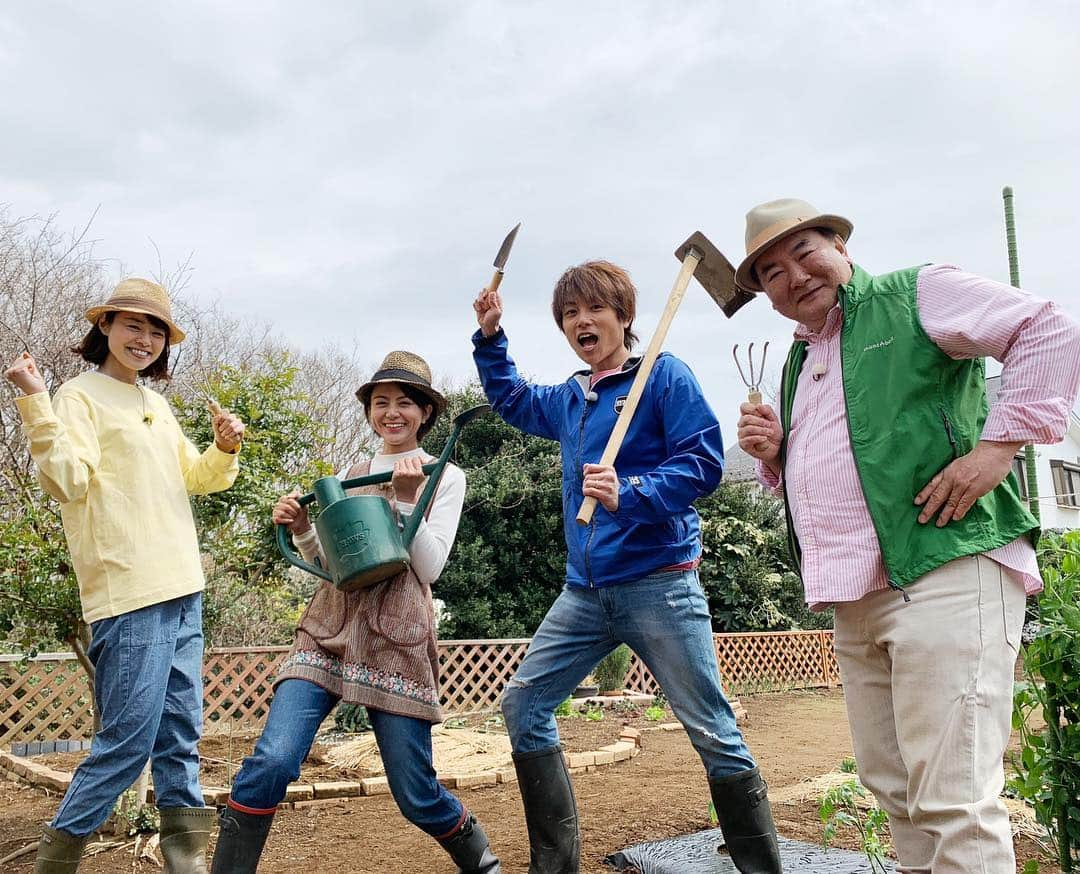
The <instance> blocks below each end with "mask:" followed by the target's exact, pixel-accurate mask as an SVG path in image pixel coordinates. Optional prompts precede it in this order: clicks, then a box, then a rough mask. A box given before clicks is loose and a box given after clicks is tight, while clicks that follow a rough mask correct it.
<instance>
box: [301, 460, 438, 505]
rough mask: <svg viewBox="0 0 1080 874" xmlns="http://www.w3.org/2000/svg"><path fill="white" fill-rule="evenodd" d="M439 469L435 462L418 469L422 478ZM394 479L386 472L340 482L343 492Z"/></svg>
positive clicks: (311, 496) (302, 500)
mask: <svg viewBox="0 0 1080 874" xmlns="http://www.w3.org/2000/svg"><path fill="white" fill-rule="evenodd" d="M438 467H439V463H438V462H437V461H433V462H431V464H425V465H424V466H423V467H422V468H420V469H421V470H422V471H423V472H424V476H431V474H432V473H433V472H434V471H436V470H437V469H438ZM393 478H394V472H393V471H392V470H386V471H383V472H382V473H369V474H367V475H366V476H354V477H353V478H352V479H346V480H342V481H341V487H342V488H343V489H345V490H348V489H356V488H359V487H360V486H376V485H379V484H380V483H388V482H390V480H392V479H393ZM314 497H315V496H314V495H310V496H309V495H304V498H311V499H312V500H313V499H314ZM304 498H301V499H300V505H301V506H303V505H304V504H305V501H304Z"/></svg>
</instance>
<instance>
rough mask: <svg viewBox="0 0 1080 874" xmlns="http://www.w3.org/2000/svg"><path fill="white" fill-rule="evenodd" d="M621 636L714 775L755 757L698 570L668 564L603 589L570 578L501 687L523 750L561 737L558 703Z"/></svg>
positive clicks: (513, 736) (744, 766)
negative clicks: (728, 691)
mask: <svg viewBox="0 0 1080 874" xmlns="http://www.w3.org/2000/svg"><path fill="white" fill-rule="evenodd" d="M620 643H625V644H626V645H627V646H629V647H630V648H631V649H632V650H633V651H634V652H635V653H637V655H638V657H639V658H641V660H642V661H643V662H645V664H646V666H647V667H648V668H649V670H650V671H651V672H652V674H653V676H654V677H655V678H656V680H657V682H659V683H660V687H661V688H662V689H663V690H664V694H665V695H666V696H667V699H668V701H669V702H670V703H671V709H672V710H673V711H674V712H675V715H676V716H677V717H678V719H679V721H680V722H682V724H683V725H684V726H685V727H686V731H687V734H689V736H690V742H691V743H693V745H694V748H695V749H696V750H697V751H698V755H700V756H701V760H702V762H703V763H704V765H705V771H706V773H707V774H708V776H709V778H710V779H713V778H716V777H726V776H728V775H730V774H737V773H739V772H741V771H747V770H749V769H750V768H753V767H755V766H756V763H755V762H754V759H753V757H752V756H751V755H750V751H749V750H748V749H747V748H746V743H745V741H744V740H743V736H742V732H741V731H739V728H738V726H736V725H735V714H734V713H733V712H732V710H731V705H730V704H728V700H727V698H726V697H725V696H724V690H723V689H722V688H721V686H720V670H719V668H718V666H717V663H716V650H715V648H714V646H713V636H712V623H711V621H710V617H709V604H708V601H707V600H706V598H705V593H704V592H703V591H702V589H701V583H700V582H699V580H698V575H697V571H660V572H658V573H654V574H651V575H649V576H647V577H644V578H642V579H640V580H636V581H635V582H632V583H624V584H622V585H618V586H608V587H606V588H602V589H586V588H579V587H571V586H565V587H564V588H563V590H562V592H561V593H560V595H559V597H558V598H557V599H556V600H555V603H554V604H552V605H551V609H550V610H548V612H547V615H546V616H545V617H544V621H543V622H541V623H540V627H539V628H538V629H537V630H536V634H535V636H534V637H533V639H532V643H531V644H530V646H529V651H528V652H527V653H526V654H525V660H524V661H523V662H522V663H521V666H520V667H519V668H518V670H517V674H516V675H515V676H514V678H513V679H512V680H511V681H510V683H509V684H508V686H507V687H506V691H505V692H504V693H503V699H502V712H503V716H504V718H505V719H506V728H507V731H508V732H509V733H510V741H511V744H512V745H513V749H514V752H515V753H529V752H538V751H541V750H547V749H551V748H553V747H556V746H558V744H559V730H558V727H557V726H556V724H555V708H556V707H558V706H559V704H560V703H561V702H562V701H564V700H565V699H566V698H567V697H568V696H569V695H570V694H571V693H572V692H573V691H574V689H575V688H576V687H577V685H578V683H580V682H581V681H582V679H584V678H585V676H586V675H587V674H588V673H589V671H591V670H592V669H593V668H594V667H595V666H596V663H597V662H599V661H600V659H602V658H603V657H604V656H606V655H607V654H608V653H610V652H611V651H612V650H614V649H615V648H616V647H617V646H618V645H619V644H620Z"/></svg>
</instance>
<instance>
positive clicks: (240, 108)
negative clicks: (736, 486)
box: [0, 0, 1080, 439]
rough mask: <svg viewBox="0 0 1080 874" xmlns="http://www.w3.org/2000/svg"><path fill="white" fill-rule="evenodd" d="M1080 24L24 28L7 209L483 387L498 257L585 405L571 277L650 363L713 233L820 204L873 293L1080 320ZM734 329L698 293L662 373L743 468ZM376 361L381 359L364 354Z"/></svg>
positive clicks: (117, 16)
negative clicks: (482, 350)
mask: <svg viewBox="0 0 1080 874" xmlns="http://www.w3.org/2000/svg"><path fill="white" fill-rule="evenodd" d="M1077 46H1080V4H1076V3H1073V2H1053V0H1049V2H1043V3H1040V4H1037V5H1036V4H1020V3H1016V2H1011V3H990V2H984V3H966V2H950V3H941V2H920V3H894V2H888V3H886V2H878V3H869V2H846V3H841V2H815V3H807V2H791V3H769V2H763V3H759V4H751V3H743V2H739V3H725V2H716V0H712V2H700V3H689V2H687V3H683V2H675V0H668V2H656V3H645V2H626V0H624V2H617V3H616V2H610V3H601V2H592V3H585V2H580V0H579V2H574V3H562V2H544V3H508V2H503V3H496V2H472V0H453V2H443V3H412V2H407V0H398V2H387V3H373V2H356V0H351V2H317V0H308V2H306V3H303V4H301V3H299V2H293V3H285V2H277V3H275V2H270V0H259V2H257V3H253V2H250V3H249V2H230V3H227V4H223V3H220V2H213V3H200V2H184V3H170V4H164V3H145V2H143V3H117V2H111V0H97V2H94V3H75V2H71V3H57V2H43V0H37V2H34V3H19V4H5V6H4V8H3V9H2V10H0V84H2V86H3V94H4V98H3V104H4V105H3V112H2V116H0V117H2V118H3V126H2V135H0V203H6V204H7V205H8V209H9V211H10V212H11V213H13V214H16V215H26V214H33V213H37V214H42V215H46V214H52V213H57V214H58V217H59V223H60V225H61V226H62V227H68V228H73V227H75V226H78V225H81V224H83V223H84V222H85V221H86V219H87V218H88V217H89V216H90V215H91V214H92V213H93V211H94V209H96V208H97V207H98V206H99V205H100V212H99V213H98V216H97V219H96V221H95V223H94V226H93V232H92V236H93V237H94V238H95V239H96V240H97V241H98V242H97V244H96V252H97V254H98V255H99V256H101V257H103V258H108V259H112V260H110V261H109V263H110V264H112V265H114V267H113V268H112V269H114V270H115V272H116V274H117V276H118V277H119V275H120V274H121V273H125V274H136V275H138V274H147V273H151V272H153V271H154V270H155V269H156V267H157V253H156V252H155V249H154V246H153V245H152V244H151V242H150V240H151V239H152V240H153V242H154V243H156V244H157V246H158V247H159V248H160V250H161V252H162V253H163V256H164V258H165V260H166V263H175V262H177V261H181V260H183V259H184V258H186V257H187V255H188V254H189V253H193V254H194V257H193V262H192V263H193V265H194V267H195V272H194V274H193V277H192V281H191V283H190V285H189V286H188V289H187V292H186V293H187V294H189V295H191V296H192V297H198V298H202V299H205V300H211V299H213V298H220V299H221V300H222V302H223V304H224V305H225V306H226V307H227V308H228V309H229V310H231V311H233V312H235V313H236V314H238V315H241V316H250V317H252V318H260V319H268V320H270V321H271V322H272V323H273V324H274V325H275V326H276V327H277V328H278V330H279V331H280V332H281V334H282V335H284V336H286V337H288V338H289V339H290V340H291V341H292V342H294V343H295V344H297V345H299V346H302V347H311V348H313V347H315V346H317V345H318V344H321V343H325V342H327V341H330V342H335V343H338V344H339V345H342V346H344V347H351V346H352V344H353V343H358V344H361V346H362V348H364V350H365V356H366V358H367V359H370V362H371V364H372V366H374V365H375V364H377V363H378V361H379V360H380V359H381V357H382V355H383V353H384V352H386V351H388V350H389V349H391V348H398V347H406V348H410V349H413V350H415V351H417V352H419V353H420V354H422V355H424V356H425V357H426V358H427V359H428V360H429V362H430V363H431V364H432V367H433V369H434V370H435V371H436V377H437V378H444V379H452V380H456V381H464V380H465V379H468V378H470V377H471V376H472V375H473V373H474V371H473V367H472V359H471V356H470V349H471V346H470V344H469V341H468V338H469V335H470V334H471V332H472V330H473V329H474V328H475V321H474V318H473V314H472V310H471V300H472V298H473V296H474V295H475V293H476V291H477V290H478V288H479V287H480V286H482V285H483V284H484V283H485V282H487V280H488V279H489V278H490V274H491V259H492V257H493V256H494V254H495V251H496V249H497V248H498V245H499V243H500V241H501V240H502V237H503V235H504V234H505V233H506V231H507V230H508V229H509V228H510V227H511V226H512V225H513V224H514V223H515V222H517V221H519V220H520V221H522V222H523V226H522V230H521V233H520V234H519V236H518V240H517V244H516V246H515V249H514V252H513V255H512V256H511V259H510V263H509V265H508V268H507V274H506V279H505V281H504V283H503V291H504V298H505V304H506V316H505V320H504V324H505V326H506V328H507V332H508V334H509V335H510V340H511V350H512V352H513V354H514V355H515V357H516V358H517V360H518V362H519V364H520V365H521V366H522V368H523V369H524V370H526V371H528V372H529V373H531V374H532V375H533V376H534V377H535V378H537V379H538V380H541V381H547V382H553V381H561V380H563V379H565V378H566V376H567V375H568V373H569V372H570V371H572V370H574V369H576V367H577V366H578V361H577V359H576V358H575V357H574V356H573V354H572V353H571V352H570V350H569V348H568V347H567V346H566V344H565V341H564V340H563V339H562V337H561V335H560V334H559V333H557V331H556V328H555V326H554V324H553V323H552V321H551V316H550V309H549V301H550V294H551V288H552V285H553V283H554V281H555V279H556V278H557V277H558V275H559V274H560V273H561V271H562V270H563V269H564V268H565V267H567V266H569V265H571V264H575V263H578V262H580V261H583V260H586V259H589V258H608V259H610V260H613V261H615V262H617V263H619V264H622V265H624V266H626V267H627V268H628V269H629V270H630V271H631V273H632V275H633V277H634V279H635V281H636V283H637V286H638V289H639V315H638V323H637V327H638V333H639V334H640V335H641V337H642V343H643V345H644V343H645V342H647V340H648V337H649V336H650V334H651V333H652V330H653V328H654V326H655V325H656V322H657V320H658V318H659V313H660V311H661V309H662V308H663V304H664V302H665V300H666V297H667V294H668V292H669V290H670V288H671V284H672V281H673V280H674V278H675V274H676V272H677V269H678V265H677V263H676V261H675V260H674V258H673V257H672V251H673V250H674V249H675V247H676V246H677V245H678V244H679V243H680V242H682V240H683V239H685V238H686V237H687V236H689V234H690V233H691V232H693V231H694V230H698V229H700V230H702V231H704V232H705V233H706V234H707V235H708V236H709V237H710V238H711V239H712V240H713V242H714V243H716V245H717V246H718V247H719V248H720V249H721V250H723V251H724V252H726V253H727V255H728V257H729V258H730V259H731V260H732V261H733V262H736V263H737V262H738V260H739V259H740V257H741V255H742V254H743V222H744V215H745V213H746V211H747V209H749V208H750V207H751V206H753V205H754V204H756V203H759V202H761V201H765V200H771V199H773V198H776V197H784V196H795V197H802V198H804V199H807V200H809V201H811V202H812V203H814V204H815V205H816V206H818V207H819V208H820V209H822V210H824V211H830V212H838V213H840V214H841V215H845V216H847V217H849V218H850V219H852V221H853V222H854V223H855V233H854V235H853V237H852V239H851V243H850V250H851V252H852V254H853V255H854V257H855V259H856V260H857V261H859V262H860V263H861V264H862V265H863V266H864V267H865V268H867V269H868V270H870V271H871V272H884V271H886V270H890V269H894V268H899V267H905V266H909V265H912V264H916V263H921V262H925V261H947V262H951V263H954V264H958V265H960V266H962V267H964V268H966V269H970V270H972V271H975V272H978V273H982V274H984V275H987V276H991V277H994V278H997V279H1001V280H1003V281H1008V264H1007V259H1006V251H1005V237H1004V230H1003V219H1002V203H1001V188H1002V186H1003V185H1005V184H1009V185H1012V186H1013V187H1014V188H1015V191H1016V206H1017V220H1018V230H1019V240H1020V258H1021V278H1022V280H1023V284H1024V286H1025V287H1026V288H1027V289H1029V290H1031V291H1033V292H1035V293H1037V294H1041V295H1045V296H1049V297H1052V298H1054V299H1055V300H1057V301H1059V302H1060V304H1061V305H1062V306H1063V307H1064V308H1065V309H1066V310H1067V311H1069V312H1070V313H1071V314H1072V315H1074V316H1076V317H1080V291H1078V289H1077V278H1078V277H1080V173H1078V169H1077V164H1078V156H1080V111H1078V98H1077V93H1078V88H1077V86H1078V85H1080V51H1078V50H1077ZM790 333H791V331H790V324H789V323H786V322H785V321H784V320H782V319H781V317H780V316H779V315H777V314H776V313H774V312H772V310H771V309H770V308H769V307H768V305H767V303H766V302H765V301H764V300H759V301H755V302H754V303H753V304H752V305H750V306H748V307H746V308H745V309H744V310H743V311H742V312H740V313H739V314H738V315H737V317H736V318H735V319H734V320H733V321H728V320H727V319H725V318H724V316H723V315H722V314H721V313H720V312H719V310H718V309H716V307H715V306H714V305H713V304H712V303H711V302H710V301H709V300H708V298H707V297H706V295H705V294H704V292H703V291H702V290H701V289H700V288H698V287H696V286H692V287H691V290H690V292H689V293H688V295H687V299H686V301H685V303H684V305H683V308H682V310H681V312H680V313H679V315H678V317H677V319H676V322H675V325H674V326H673V328H672V330H671V332H670V334H669V337H668V342H667V348H668V349H669V350H670V351H673V352H675V353H676V354H678V355H680V356H681V357H683V358H684V359H685V360H686V361H688V362H689V363H690V365H691V367H692V368H693V369H694V370H695V372H696V373H697V374H698V377H699V379H700V380H701V382H702V384H703V385H704V387H705V390H706V393H707V395H708V397H709V400H710V402H711V403H712V404H713V406H714V408H715V409H716V410H717V413H718V414H719V416H720V419H721V422H722V423H723V424H724V426H725V432H726V434H727V435H728V437H729V439H733V437H734V433H733V426H734V421H735V418H736V416H737V405H738V403H739V401H740V400H741V399H742V398H743V397H744V394H745V389H744V388H743V386H742V384H741V383H740V382H739V380H738V376H737V374H736V372H735V369H734V365H733V363H732V360H731V346H732V344H734V343H736V342H740V343H747V342H749V341H751V340H756V341H757V342H758V343H759V344H760V343H761V342H763V341H764V340H767V339H768V340H771V341H772V343H773V349H772V353H773V354H772V355H771V356H770V361H769V376H768V377H767V380H766V381H767V382H770V383H772V384H775V382H776V381H777V379H778V372H779V367H780V365H781V363H782V358H783V352H784V350H785V349H786V345H787V342H788V340H789V339H790ZM368 352H369V354H368Z"/></svg>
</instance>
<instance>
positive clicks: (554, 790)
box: [514, 747, 581, 874]
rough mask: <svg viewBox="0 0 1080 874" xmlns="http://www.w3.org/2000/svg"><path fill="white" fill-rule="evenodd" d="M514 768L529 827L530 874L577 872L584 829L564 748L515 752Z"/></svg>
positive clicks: (576, 873) (570, 873)
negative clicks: (564, 756)
mask: <svg viewBox="0 0 1080 874" xmlns="http://www.w3.org/2000/svg"><path fill="white" fill-rule="evenodd" d="M514 768H515V769H516V770H517V777H518V786H519V788H520V790H521V800H522V803H523V804H524V805H525V825H526V826H527V827H528V830H529V874H578V868H579V864H580V858H581V832H580V831H578V815H577V803H576V802H575V801H574V787H573V786H572V785H571V784H570V772H569V771H568V770H567V769H566V761H565V760H564V759H563V752H562V748H561V747H553V748H552V749H547V750H540V751H539V752H535V753H521V754H517V753H515V754H514Z"/></svg>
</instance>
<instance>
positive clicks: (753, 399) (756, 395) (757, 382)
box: [731, 340, 769, 404]
mask: <svg viewBox="0 0 1080 874" xmlns="http://www.w3.org/2000/svg"><path fill="white" fill-rule="evenodd" d="M768 354H769V341H768V340H766V341H765V348H764V349H762V350H761V361H760V362H759V365H758V369H757V371H756V372H755V370H754V344H753V343H751V344H750V348H749V349H747V350H746V363H747V366H748V367H749V368H750V378H749V379H747V378H746V372H745V371H744V370H743V367H742V362H740V361H739V344H738V343H736V344H735V346H734V347H733V348H732V350H731V357H732V358H734V359H735V366H736V367H737V368H739V376H740V377H741V378H742V381H743V384H744V385H745V386H746V387H747V388H748V389H749V392H747V395H746V399H747V400H748V401H750V403H752V404H760V403H761V378H762V377H763V376H764V375H765V357H766V356H767V355H768Z"/></svg>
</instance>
